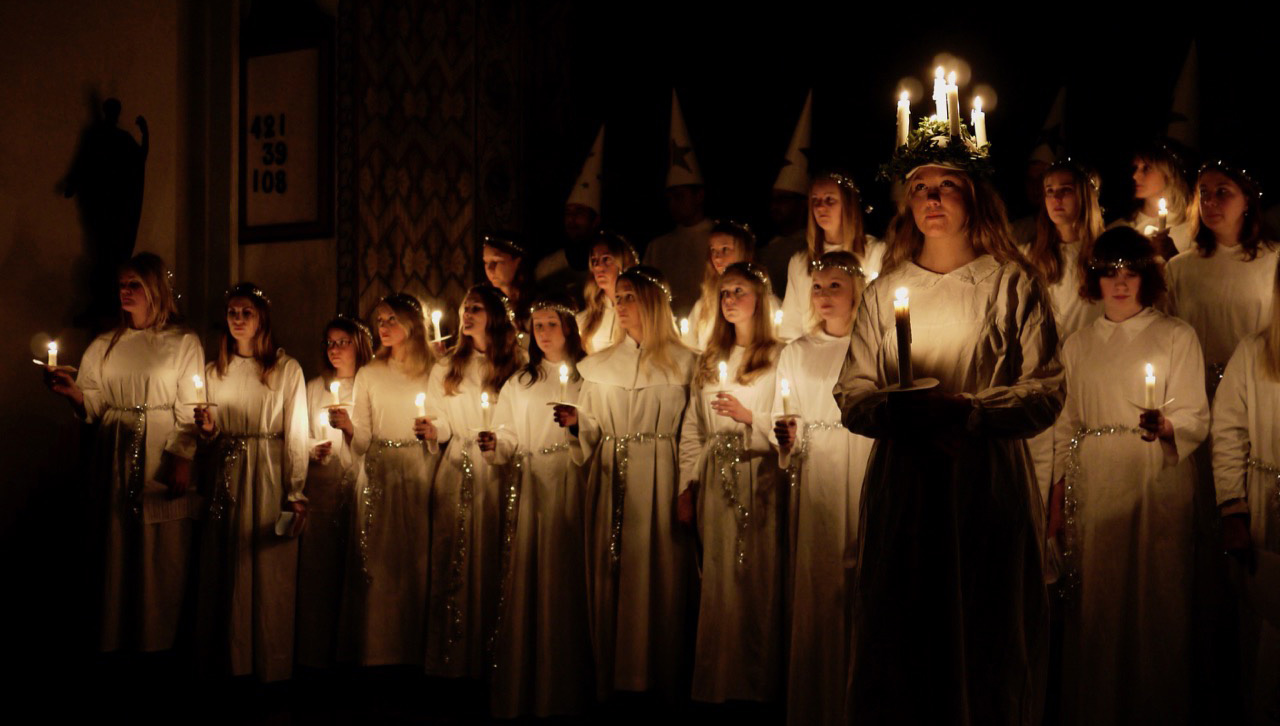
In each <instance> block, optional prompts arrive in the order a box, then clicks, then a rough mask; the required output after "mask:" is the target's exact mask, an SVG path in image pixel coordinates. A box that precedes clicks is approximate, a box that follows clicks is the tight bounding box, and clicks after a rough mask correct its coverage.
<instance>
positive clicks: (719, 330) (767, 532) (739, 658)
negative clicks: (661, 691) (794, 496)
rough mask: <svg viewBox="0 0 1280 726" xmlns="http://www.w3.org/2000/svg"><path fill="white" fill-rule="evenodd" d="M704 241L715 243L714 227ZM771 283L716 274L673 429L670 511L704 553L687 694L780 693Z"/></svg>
mask: <svg viewBox="0 0 1280 726" xmlns="http://www.w3.org/2000/svg"><path fill="white" fill-rule="evenodd" d="M711 240H712V248H713V250H714V249H715V244H716V242H715V240H716V233H715V232H714V231H713V232H712V236H711ZM714 254H715V253H714V251H713V255H714ZM770 287H771V286H770V284H769V277H768V273H767V272H765V269H764V268H763V267H761V266H759V265H755V264H753V263H750V262H738V263H734V264H732V265H729V266H728V267H727V268H726V269H725V272H724V274H723V275H721V276H720V282H719V285H718V288H719V289H720V290H721V294H720V298H721V299H720V302H719V304H718V305H717V308H718V309H719V313H718V314H717V316H716V320H715V324H714V326H713V327H712V331H711V333H710V334H709V336H708V337H709V341H708V345H707V349H706V351H705V352H704V353H703V354H702V356H701V357H700V358H699V359H698V363H697V367H696V368H695V371H696V372H695V373H694V378H693V385H692V388H691V390H690V394H689V407H688V409H687V410H686V411H685V414H684V424H683V425H682V427H681V430H680V499H679V502H678V506H677V514H678V515H679V518H680V520H681V522H682V523H683V524H685V525H686V526H688V525H693V524H695V522H696V525H697V533H698V540H699V543H700V545H701V547H700V549H701V552H702V587H701V599H700V603H699V608H698V632H697V636H696V638H695V645H694V657H693V699H694V700H695V701H709V702H712V703H722V702H724V701H729V700H737V701H763V702H773V701H777V700H778V699H779V696H780V695H781V694H780V691H781V684H782V670H783V650H782V644H783V633H782V623H783V591H782V573H783V566H784V563H785V560H786V557H785V553H786V540H785V533H786V526H785V523H784V522H783V521H782V513H783V512H784V511H786V509H785V497H786V492H787V490H786V487H785V485H784V483H783V479H782V476H781V472H780V471H779V469H778V466H777V459H776V457H774V456H773V455H772V454H773V448H772V444H771V441H770V435H769V434H770V431H771V429H772V428H773V416H772V411H773V397H774V391H775V389H776V386H775V383H774V363H775V361H776V359H777V355H778V352H779V349H780V346H779V344H778V342H777V340H776V339H775V338H774V337H773V320H772V317H771V316H770V314H769V310H770V308H769V305H768V300H769V297H770ZM720 366H723V371H724V375H723V378H722V377H721V375H720V370H721V368H720ZM695 502H696V506H695ZM695 513H696V516H695Z"/></svg>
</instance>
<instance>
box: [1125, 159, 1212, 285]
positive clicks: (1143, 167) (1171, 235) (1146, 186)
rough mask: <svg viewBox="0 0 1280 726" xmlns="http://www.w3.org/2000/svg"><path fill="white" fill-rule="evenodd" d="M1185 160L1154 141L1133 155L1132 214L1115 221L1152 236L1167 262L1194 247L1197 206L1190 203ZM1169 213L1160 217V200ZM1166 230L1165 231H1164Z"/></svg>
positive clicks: (1187, 171) (1157, 248)
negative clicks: (1163, 201) (1192, 240)
mask: <svg viewBox="0 0 1280 726" xmlns="http://www.w3.org/2000/svg"><path fill="white" fill-rule="evenodd" d="M1187 173H1189V170H1186V169H1184V168H1183V161H1182V157H1181V156H1179V155H1178V153H1177V152H1176V151H1174V150H1173V148H1172V147H1170V146H1169V145H1168V144H1167V143H1165V142H1163V141H1154V142H1152V143H1150V144H1148V145H1146V146H1145V147H1143V148H1141V149H1139V150H1138V151H1137V152H1136V153H1134V155H1133V207H1132V209H1131V210H1130V212H1129V215H1128V216H1126V217H1122V218H1120V219H1117V220H1115V221H1113V222H1112V223H1111V224H1110V225H1108V229H1110V228H1111V227H1117V226H1122V225H1123V226H1125V227H1131V228H1133V229H1136V230H1138V231H1139V232H1141V233H1142V234H1144V235H1146V236H1147V237H1150V238H1151V240H1152V242H1153V243H1154V244H1155V246H1156V251H1157V252H1159V253H1160V256H1161V257H1163V258H1164V259H1166V260H1168V259H1171V258H1173V256H1174V255H1176V254H1178V253H1179V252H1183V251H1185V250H1188V249H1190V248H1191V238H1192V236H1193V234H1194V228H1195V225H1196V207H1195V205H1193V204H1192V203H1191V189H1190V187H1189V186H1188V185H1187V179H1186V176H1185V175H1186V174H1187ZM1161 199H1163V200H1165V208H1166V210H1167V211H1168V215H1167V217H1165V219H1163V220H1162V219H1161V218H1160V200H1161ZM1162 230H1163V231H1162Z"/></svg>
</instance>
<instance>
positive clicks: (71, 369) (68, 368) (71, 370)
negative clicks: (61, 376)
mask: <svg viewBox="0 0 1280 726" xmlns="http://www.w3.org/2000/svg"><path fill="white" fill-rule="evenodd" d="M31 362H32V363H35V364H36V365H38V366H40V367H41V368H52V369H53V370H55V371H64V372H66V373H78V372H79V369H78V368H76V367H75V366H51V365H49V364H48V363H46V362H44V361H42V360H36V359H35V358H32V359H31Z"/></svg>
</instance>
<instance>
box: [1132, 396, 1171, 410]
mask: <svg viewBox="0 0 1280 726" xmlns="http://www.w3.org/2000/svg"><path fill="white" fill-rule="evenodd" d="M1175 400H1176V399H1173V398H1170V399H1169V400H1168V401H1165V402H1164V403H1162V404H1160V405H1159V406H1156V407H1155V408H1147V406H1146V404H1143V403H1138V402H1137V401H1134V400H1130V401H1129V403H1130V404H1131V405H1133V406H1134V407H1135V408H1137V409H1138V410H1139V411H1163V410H1164V407H1165V406H1168V405H1169V404H1171V403H1173V402H1174V401H1175Z"/></svg>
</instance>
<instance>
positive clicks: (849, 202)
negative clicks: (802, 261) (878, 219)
mask: <svg viewBox="0 0 1280 726" xmlns="http://www.w3.org/2000/svg"><path fill="white" fill-rule="evenodd" d="M823 181H828V182H834V183H835V185H836V188H837V189H839V190H840V234H841V236H842V239H837V240H828V239H827V233H826V231H825V230H823V229H822V228H821V227H819V226H818V223H817V222H816V221H815V220H814V218H813V186H814V185H815V184H817V183H818V182H823ZM805 239H806V240H807V241H808V243H809V264H810V265H812V264H813V263H815V262H817V261H818V258H819V257H822V253H823V252H824V251H825V250H826V245H827V243H828V242H830V243H831V244H835V245H839V246H840V249H842V250H848V251H850V252H852V253H853V254H854V255H864V254H866V252H867V233H866V229H865V228H864V227H863V223H862V194H861V193H860V192H859V191H858V185H856V184H854V183H853V179H851V178H849V177H847V176H845V175H844V174H839V173H837V172H833V171H832V172H825V173H823V174H819V175H817V176H816V177H814V178H813V181H811V182H809V222H808V226H807V227H806V228H805Z"/></svg>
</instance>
